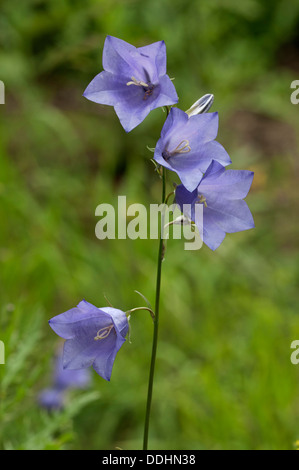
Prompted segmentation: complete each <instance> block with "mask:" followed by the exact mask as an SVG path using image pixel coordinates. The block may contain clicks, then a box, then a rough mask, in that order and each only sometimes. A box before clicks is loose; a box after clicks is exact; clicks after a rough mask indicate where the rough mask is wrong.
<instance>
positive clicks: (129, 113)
mask: <svg viewBox="0 0 299 470" xmlns="http://www.w3.org/2000/svg"><path fill="white" fill-rule="evenodd" d="M103 68H104V71H103V72H101V73H99V74H98V75H97V76H96V77H95V78H94V79H93V80H92V81H91V82H90V84H89V85H88V87H87V88H86V90H85V92H84V94H83V96H85V97H86V98H87V99H89V100H91V101H95V102H96V103H100V104H106V105H110V106H113V107H114V109H115V112H116V114H117V116H118V117H119V120H120V122H121V124H122V126H123V127H124V129H125V131H126V132H129V131H131V130H132V129H134V127H136V126H138V124H140V123H141V122H142V121H143V120H144V119H145V117H146V116H147V115H148V114H149V112H150V111H152V110H153V109H155V108H158V107H161V106H168V105H172V104H175V103H177V102H178V96H177V93H176V90H175V87H174V85H173V83H172V81H171V80H170V78H169V76H168V75H167V74H166V46H165V43H164V41H159V42H155V43H153V44H150V45H148V46H144V47H138V48H136V47H134V46H132V45H131V44H129V43H127V42H125V41H123V40H121V39H118V38H115V37H113V36H107V38H106V40H105V44H104V49H103Z"/></svg>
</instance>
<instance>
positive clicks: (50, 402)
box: [38, 387, 65, 411]
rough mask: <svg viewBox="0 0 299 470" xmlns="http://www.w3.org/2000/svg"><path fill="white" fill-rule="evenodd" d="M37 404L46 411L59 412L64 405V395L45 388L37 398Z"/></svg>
mask: <svg viewBox="0 0 299 470" xmlns="http://www.w3.org/2000/svg"><path fill="white" fill-rule="evenodd" d="M38 403H39V405H40V406H41V407H42V408H45V409H46V410H48V411H59V410H62V409H63V408H64V405H65V393H64V391H63V390H57V389H56V388H54V387H53V388H45V389H44V390H42V391H41V392H40V394H39V396H38Z"/></svg>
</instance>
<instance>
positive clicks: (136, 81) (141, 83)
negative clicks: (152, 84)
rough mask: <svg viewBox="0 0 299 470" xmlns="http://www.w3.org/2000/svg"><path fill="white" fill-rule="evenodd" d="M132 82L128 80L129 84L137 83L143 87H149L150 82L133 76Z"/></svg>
mask: <svg viewBox="0 0 299 470" xmlns="http://www.w3.org/2000/svg"><path fill="white" fill-rule="evenodd" d="M131 80H132V81H131V82H127V85H128V86H130V85H136V86H142V87H145V88H147V87H149V84H148V83H145V82H143V81H142V80H137V79H136V78H135V77H131Z"/></svg>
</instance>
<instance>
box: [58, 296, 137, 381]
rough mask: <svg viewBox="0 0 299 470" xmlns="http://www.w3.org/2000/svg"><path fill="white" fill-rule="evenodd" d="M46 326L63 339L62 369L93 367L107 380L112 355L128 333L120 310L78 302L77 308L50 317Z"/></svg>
mask: <svg viewBox="0 0 299 470" xmlns="http://www.w3.org/2000/svg"><path fill="white" fill-rule="evenodd" d="M49 324H50V326H51V328H52V329H53V330H54V331H55V333H57V334H58V335H59V336H61V337H62V338H64V339H66V342H65V344H64V350H63V367H64V369H84V368H86V367H89V366H93V368H94V369H95V371H96V372H97V373H98V374H99V375H100V376H101V377H103V378H104V379H105V380H110V377H111V372H112V367H113V363H114V360H115V357H116V354H117V352H118V351H119V349H120V348H121V346H122V345H123V343H124V342H125V337H126V335H127V332H128V319H127V316H126V314H125V313H124V312H123V311H121V310H118V309H115V308H112V307H104V308H97V307H95V306H94V305H92V304H90V303H89V302H86V301H85V300H82V301H81V302H80V303H79V304H78V305H77V307H75V308H72V309H70V310H68V311H66V312H64V313H62V314H61V315H57V316H56V317H54V318H52V319H51V320H50V321H49Z"/></svg>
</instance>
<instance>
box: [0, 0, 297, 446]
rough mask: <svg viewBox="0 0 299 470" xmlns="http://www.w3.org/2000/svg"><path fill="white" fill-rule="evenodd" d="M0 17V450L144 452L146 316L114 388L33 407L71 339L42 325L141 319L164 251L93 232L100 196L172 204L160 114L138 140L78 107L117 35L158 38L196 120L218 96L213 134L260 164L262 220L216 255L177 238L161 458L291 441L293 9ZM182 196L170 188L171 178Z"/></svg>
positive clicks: (46, 6) (156, 433) (187, 5)
mask: <svg viewBox="0 0 299 470" xmlns="http://www.w3.org/2000/svg"><path fill="white" fill-rule="evenodd" d="M0 8H1V15H0V44H1V51H0V64H1V67H0V79H1V80H3V81H4V83H5V85H6V104H5V106H1V109H0V122H1V127H0V175H1V176H0V177H1V181H0V220H1V221H2V223H1V229H0V260H1V271H0V293H1V308H0V311H1V317H0V339H1V340H2V341H4V342H5V346H6V364H5V366H0V387H1V388H0V422H1V429H0V448H3V449H11V448H14V449H28V448H36V449H60V448H75V449H113V448H115V447H116V446H118V447H121V448H124V449H129V448H133V449H134V448H140V445H141V440H142V428H143V417H144V411H145V409H144V408H145V397H146V387H147V378H148V367H149V359H150V349H151V333H152V329H151V321H150V318H148V317H147V315H145V314H143V313H142V312H140V313H138V314H136V315H135V316H134V318H133V319H132V338H131V340H132V343H131V344H129V343H128V342H127V343H126V344H125V345H124V347H123V349H122V350H121V351H120V353H119V355H118V358H117V361H116V362H115V365H114V370H113V375H112V381H111V382H110V383H106V382H105V381H104V380H102V379H101V378H100V377H98V376H94V381H93V389H94V390H95V391H98V392H99V395H97V394H94V392H93V391H90V392H78V393H76V392H74V393H73V394H72V396H71V398H70V402H69V406H68V407H67V408H66V410H65V411H64V412H63V413H62V414H60V415H56V416H51V415H47V414H46V413H45V412H44V411H42V410H40V409H39V408H38V406H37V402H36V397H37V395H38V393H39V390H40V389H41V388H42V387H44V386H47V385H48V383H49V380H50V376H51V370H50V364H51V361H52V356H53V354H54V352H55V348H56V345H57V338H56V337H55V335H53V332H52V331H51V330H50V329H49V327H48V324H47V320H48V319H49V318H51V317H52V316H54V315H56V314H59V313H61V312H63V311H65V310H67V309H69V308H71V307H73V306H74V305H75V304H77V303H78V302H79V301H80V300H81V299H82V298H86V299H87V300H88V301H90V302H92V303H94V304H96V305H98V306H99V307H101V306H104V305H105V304H106V300H105V298H104V295H106V296H107V297H108V299H109V300H110V301H111V302H112V304H113V305H114V306H115V307H118V308H122V309H129V308H132V307H134V306H137V305H141V304H142V300H141V299H140V298H139V297H138V296H137V295H136V294H135V293H134V290H135V289H136V290H138V291H141V292H142V293H143V294H144V295H146V296H147V297H148V298H149V299H150V300H151V301H153V299H154V289H155V272H156V256H157V243H156V241H155V240H153V241H151V240H136V241H132V240H118V241H116V240H105V241H101V242H100V241H99V240H97V239H96V237H95V234H94V229H95V225H96V222H97V220H96V217H95V215H94V212H95V208H96V207H97V205H98V204H100V203H101V202H107V203H113V204H116V203H117V195H126V196H127V204H128V205H129V204H131V203H134V202H140V203H143V204H145V205H149V204H150V203H151V202H159V198H160V182H159V180H158V178H157V175H156V174H155V173H154V172H153V165H152V164H151V162H150V161H149V159H150V158H151V154H150V153H149V152H148V150H147V149H146V146H147V145H148V146H149V147H154V146H155V143H156V141H157V139H158V137H159V133H160V130H161V127H162V124H163V120H164V115H163V113H162V112H161V111H160V110H155V111H154V112H152V113H151V115H150V116H148V117H147V119H146V120H145V121H144V122H143V123H142V125H140V126H139V127H138V128H136V129H135V130H134V131H133V132H132V133H130V134H125V132H124V131H123V129H122V128H121V126H120V124H119V122H118V120H117V117H116V116H115V114H114V111H113V109H112V108H108V107H107V108H105V107H101V106H98V105H96V104H94V103H91V102H87V101H86V100H84V99H83V98H82V92H83V90H84V89H85V87H86V85H87V84H88V83H89V81H90V80H91V78H93V76H94V75H95V74H96V73H98V72H99V71H100V70H101V54H102V47H103V43H104V39H105V36H106V34H111V35H114V36H117V37H120V38H122V39H124V40H126V41H128V42H130V43H132V44H134V45H136V46H141V45H145V44H149V43H151V42H154V41H158V40H161V39H164V40H165V42H166V45H167V54H168V73H169V75H170V76H171V77H175V82H174V83H175V86H176V88H177V91H178V94H179V97H180V103H179V106H180V107H181V108H182V109H187V108H188V107H189V106H190V105H191V104H192V103H193V102H194V101H195V100H196V99H198V98H199V97H200V96H201V95H202V94H204V93H208V92H212V93H213V94H214V95H215V104H214V107H213V110H217V111H219V113H220V131H219V137H218V140H219V141H220V142H221V143H223V144H224V145H225V147H226V149H227V150H228V152H229V154H230V155H231V158H232V160H233V167H234V168H236V169H247V168H250V169H252V170H253V171H255V179H254V186H253V189H252V191H251V192H250V195H249V196H248V198H247V202H248V204H249V206H250V208H251V210H252V213H253V215H254V218H255V222H256V228H255V230H252V231H249V232H243V233H239V234H233V235H228V236H227V237H226V239H225V241H224V243H223V244H222V245H221V247H220V248H219V249H218V250H217V251H216V252H215V253H212V252H211V251H210V250H209V249H208V248H207V247H203V249H202V250H200V251H198V252H195V253H192V254H191V253H190V252H187V251H184V250H183V243H182V242H181V241H179V240H177V241H176V240H174V241H170V242H168V249H167V254H166V260H165V262H164V265H163V280H162V299H161V329H160V339H159V341H160V343H159V348H158V364H157V371H156V378H155V389H154V401H153V413H152V421H151V433H150V447H151V448H156V449H293V448H294V442H295V441H296V440H297V439H298V438H299V427H298V419H299V398H298V391H299V370H298V366H297V367H296V366H294V365H292V364H291V362H290V353H291V350H290V344H291V342H292V341H293V340H294V339H298V336H299V316H298V305H299V293H298V279H299V264H298V258H299V256H298V228H299V227H298V224H299V223H298V217H297V214H298V169H299V167H298V137H297V134H296V131H297V129H298V124H299V119H298V107H296V106H294V105H292V104H291V103H290V83H291V81H293V80H294V79H297V78H298V73H299V66H298V64H299V61H298V59H299V35H298V25H299V5H298V2H296V1H295V0H293V1H292V0H290V1H289V2H288V8H286V7H285V2H283V1H282V0H274V1H272V2H271V3H266V2H262V1H257V0H246V1H245V0H244V1H243V2H242V3H240V2H239V3H236V2H233V1H232V0H226V1H220V0H215V1H214V2H205V3H204V2H196V1H194V0H189V1H185V2H181V1H179V0H172V1H170V0H163V1H158V0H152V1H151V2H150V3H149V4H144V3H141V2H137V1H135V0H131V1H130V0H126V1H123V0H122V1H120V0H113V1H110V2H107V1H96V0H86V1H85V2H79V1H74V0H72V1H70V0H68V1H67V0H52V1H51V2H50V1H48V2H47V1H44V0H27V1H26V2H17V1H16V0H10V1H8V0H4V1H3V2H2V3H1V7H0ZM169 185H171V178H170V176H169Z"/></svg>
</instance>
